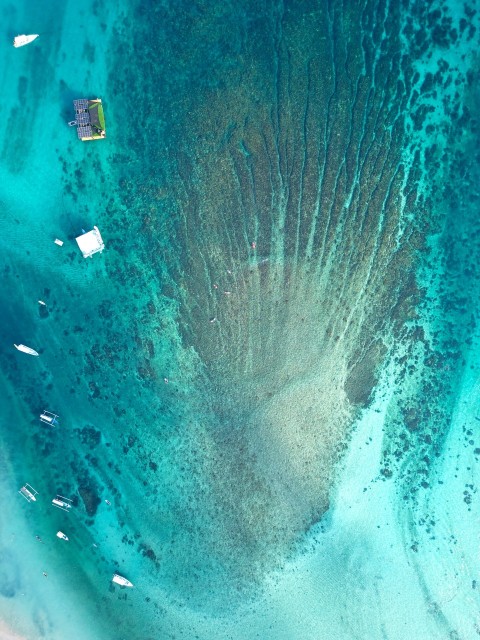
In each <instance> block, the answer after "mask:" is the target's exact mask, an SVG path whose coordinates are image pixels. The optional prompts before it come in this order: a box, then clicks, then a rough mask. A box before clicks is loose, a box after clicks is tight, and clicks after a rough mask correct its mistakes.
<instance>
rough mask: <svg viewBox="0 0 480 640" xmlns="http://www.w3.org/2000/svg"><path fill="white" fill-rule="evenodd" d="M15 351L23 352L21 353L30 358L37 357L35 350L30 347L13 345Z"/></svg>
mask: <svg viewBox="0 0 480 640" xmlns="http://www.w3.org/2000/svg"><path fill="white" fill-rule="evenodd" d="M13 346H14V347H15V349H18V350H19V351H23V353H28V354H29V355H31V356H38V352H37V351H35V349H30V347H26V346H25V345H24V344H14V345H13Z"/></svg>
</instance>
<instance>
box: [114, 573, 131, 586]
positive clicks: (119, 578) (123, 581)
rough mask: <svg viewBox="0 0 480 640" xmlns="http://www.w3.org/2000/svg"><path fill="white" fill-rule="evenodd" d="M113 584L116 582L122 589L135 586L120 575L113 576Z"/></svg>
mask: <svg viewBox="0 0 480 640" xmlns="http://www.w3.org/2000/svg"><path fill="white" fill-rule="evenodd" d="M112 582H116V583H117V584H119V585H120V586H122V587H133V584H132V583H131V582H130V580H127V579H126V578H124V577H123V576H120V575H119V574H118V573H114V574H113V578H112Z"/></svg>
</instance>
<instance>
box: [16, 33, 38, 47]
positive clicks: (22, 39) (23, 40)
mask: <svg viewBox="0 0 480 640" xmlns="http://www.w3.org/2000/svg"><path fill="white" fill-rule="evenodd" d="M38 36H39V34H38V33H33V34H32V35H30V36H26V35H25V34H23V35H21V36H15V38H14V39H13V46H14V47H16V48H18V47H24V46H25V45H26V44H30V42H33V41H34V40H36V39H37V38H38Z"/></svg>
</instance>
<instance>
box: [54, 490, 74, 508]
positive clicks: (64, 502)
mask: <svg viewBox="0 0 480 640" xmlns="http://www.w3.org/2000/svg"><path fill="white" fill-rule="evenodd" d="M52 504H53V506H54V507H57V508H58V509H62V510H63V511H70V509H71V508H72V500H70V498H65V496H61V495H60V494H58V493H57V495H56V497H55V498H54V499H53V500H52Z"/></svg>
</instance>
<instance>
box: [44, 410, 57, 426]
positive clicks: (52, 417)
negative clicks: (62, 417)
mask: <svg viewBox="0 0 480 640" xmlns="http://www.w3.org/2000/svg"><path fill="white" fill-rule="evenodd" d="M57 418H58V416H57V414H56V413H52V412H51V411H47V410H46V409H44V410H43V413H41V414H40V422H44V423H45V424H49V425H50V426H51V427H54V426H55V425H57V424H58V420H57Z"/></svg>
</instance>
